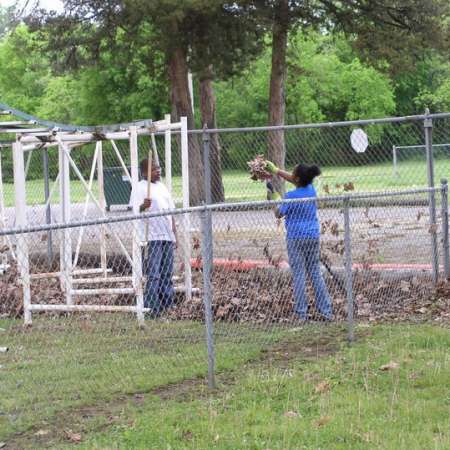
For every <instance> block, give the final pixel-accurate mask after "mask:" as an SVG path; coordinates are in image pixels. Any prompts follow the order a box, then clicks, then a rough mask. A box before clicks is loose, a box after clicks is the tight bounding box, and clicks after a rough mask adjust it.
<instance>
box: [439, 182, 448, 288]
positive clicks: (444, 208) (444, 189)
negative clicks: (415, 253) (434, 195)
mask: <svg viewBox="0 0 450 450" xmlns="http://www.w3.org/2000/svg"><path fill="white" fill-rule="evenodd" d="M441 216H442V244H443V245H442V247H443V248H442V250H443V253H444V277H445V279H446V280H448V279H449V278H450V254H449V242H448V182H447V180H446V179H445V178H443V179H442V180H441Z"/></svg>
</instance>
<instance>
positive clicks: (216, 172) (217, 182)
mask: <svg viewBox="0 0 450 450" xmlns="http://www.w3.org/2000/svg"><path fill="white" fill-rule="evenodd" d="M207 74H208V75H209V76H207V77H205V78H203V79H202V80H200V112H201V117H202V124H203V126H205V125H206V126H207V127H208V128H210V129H213V128H217V122H216V99H215V96H214V89H213V85H212V70H211V68H208V73H207ZM221 150H222V149H221V147H220V142H219V136H218V135H217V133H214V134H210V164H211V198H212V202H213V203H220V202H223V201H225V194H224V190H223V182H222V161H221Z"/></svg>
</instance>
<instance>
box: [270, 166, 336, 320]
mask: <svg viewBox="0 0 450 450" xmlns="http://www.w3.org/2000/svg"><path fill="white" fill-rule="evenodd" d="M270 164H272V163H270ZM272 165H273V164H272ZM273 166H274V165H273ZM270 169H272V167H270V166H269V167H268V171H270V172H271V173H273V174H274V175H280V176H282V177H283V178H285V179H287V180H288V181H291V182H293V183H294V184H295V186H296V189H294V190H292V191H289V192H287V193H286V195H285V196H284V199H297V198H305V199H306V198H316V197H317V194H316V190H315V188H314V186H313V185H312V182H313V180H314V178H315V177H317V176H318V175H320V169H319V167H317V166H308V165H305V164H299V165H297V166H296V167H295V169H294V170H293V172H292V174H288V173H284V171H281V170H280V169H278V168H276V167H275V166H274V169H275V170H270ZM280 172H283V173H280ZM283 175H287V176H283ZM277 217H284V218H285V225H286V244H287V251H288V257H289V265H290V267H291V270H292V277H293V282H294V298H295V305H294V310H295V313H296V314H297V315H298V316H299V317H300V319H302V320H307V313H308V299H307V296H306V275H308V277H309V278H310V280H311V282H312V285H313V288H314V293H315V299H316V309H317V310H318V311H319V312H320V313H321V314H322V315H323V317H324V318H325V319H326V320H331V319H332V316H333V311H332V307H331V298H330V294H329V292H328V289H327V287H326V285H325V282H324V280H323V277H322V273H321V271H320V260H319V254H320V241H319V239H320V225H319V220H318V218H317V204H316V201H307V202H298V203H284V204H282V205H281V206H280V207H279V208H278V210H277Z"/></svg>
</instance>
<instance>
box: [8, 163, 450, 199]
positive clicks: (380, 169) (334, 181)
mask: <svg viewBox="0 0 450 450" xmlns="http://www.w3.org/2000/svg"><path fill="white" fill-rule="evenodd" d="M398 168H399V169H398V176H395V177H394V175H393V168H392V163H390V162H387V163H384V164H373V165H369V166H361V167H346V166H338V167H336V166H332V167H322V173H323V174H322V176H321V177H320V178H319V179H318V181H317V182H316V184H317V187H318V191H319V194H320V195H324V194H326V193H325V191H324V188H325V186H328V188H327V189H326V190H329V193H331V194H338V193H341V192H342V186H341V187H336V185H343V183H348V182H352V183H353V185H354V187H355V190H356V191H384V190H389V189H406V188H412V187H417V186H425V185H426V184H427V175H426V162H425V161H416V160H409V161H403V162H399V165H398ZM442 177H447V178H448V177H450V160H446V159H438V160H436V161H435V182H436V183H437V182H439V180H440V178H442ZM223 183H224V189H225V196H226V200H227V201H241V200H261V199H264V197H265V188H264V186H263V185H262V184H261V183H259V182H254V181H251V180H250V179H249V176H248V173H247V172H245V171H225V172H224V174H223ZM93 189H94V192H95V193H96V192H97V185H96V182H95V183H94V186H93ZM4 192H5V194H4V195H5V204H6V206H12V205H13V204H14V186H13V184H11V183H5V184H4ZM173 192H174V197H175V198H177V199H181V192H182V191H181V177H179V176H176V177H174V178H173ZM95 195H97V194H95ZM85 197H86V192H85V191H84V188H83V186H82V184H81V182H80V181H77V180H73V181H72V183H71V199H72V202H74V203H80V202H83V201H84V200H85ZM27 201H28V204H32V205H33V204H42V203H44V186H43V181H42V180H31V181H28V182H27ZM58 201H59V191H58V188H56V189H55V192H54V196H53V197H52V202H53V203H57V202H58Z"/></svg>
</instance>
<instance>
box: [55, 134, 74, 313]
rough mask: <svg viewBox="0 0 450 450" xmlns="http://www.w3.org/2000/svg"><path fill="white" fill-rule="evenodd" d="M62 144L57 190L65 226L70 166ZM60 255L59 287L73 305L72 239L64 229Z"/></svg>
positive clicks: (68, 201) (68, 200) (60, 144)
mask: <svg viewBox="0 0 450 450" xmlns="http://www.w3.org/2000/svg"><path fill="white" fill-rule="evenodd" d="M63 145H64V144H63V143H62V142H60V143H59V146H58V152H59V173H60V178H59V183H60V185H59V188H60V200H59V201H60V205H61V206H60V210H61V222H62V223H64V224H66V223H69V222H70V221H71V204H70V164H69V156H68V154H66V152H65V151H64V146H63ZM60 248H61V250H60V252H61V254H60V266H61V270H60V274H61V277H60V279H61V287H62V288H63V292H64V293H65V295H66V303H67V304H68V305H72V304H73V299H72V238H71V234H70V230H69V229H68V228H64V229H63V230H62V236H61V247H60Z"/></svg>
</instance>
